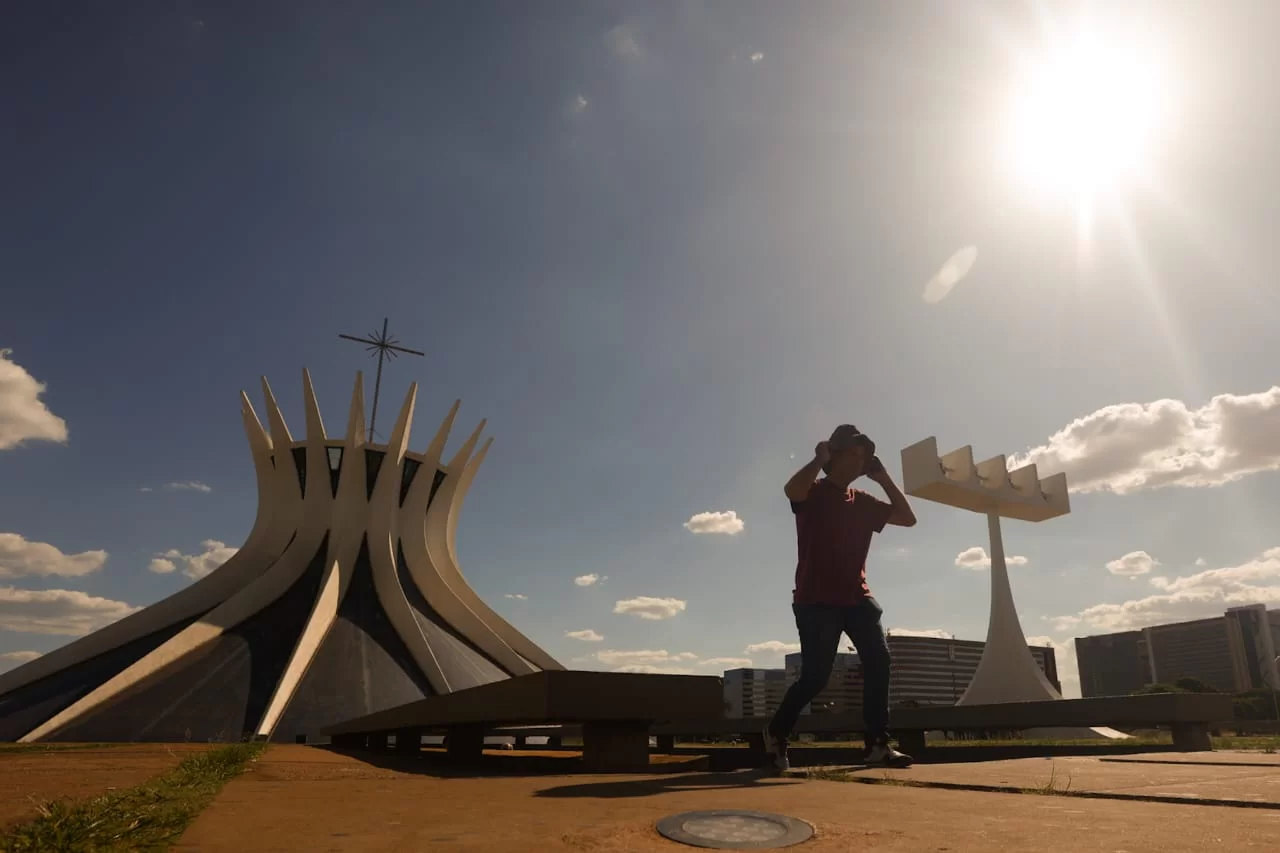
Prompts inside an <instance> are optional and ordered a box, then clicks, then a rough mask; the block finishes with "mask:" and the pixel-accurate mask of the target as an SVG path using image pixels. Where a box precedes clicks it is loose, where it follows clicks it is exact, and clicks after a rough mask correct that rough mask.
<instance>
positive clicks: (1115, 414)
mask: <svg viewBox="0 0 1280 853" xmlns="http://www.w3.org/2000/svg"><path fill="white" fill-rule="evenodd" d="M1031 462H1034V463H1035V464H1036V465H1037V466H1039V468H1040V470H1041V471H1043V472H1048V473H1052V472H1055V471H1066V472H1067V480H1068V483H1069V485H1070V488H1071V490H1072V491H1074V492H1098V491H1111V492H1114V493H1116V494H1121V495H1122V494H1127V493H1129V492H1135V491H1138V490H1140V489H1158V488H1163V487H1166V486H1182V487H1186V488H1191V487H1197V486H1220V485H1223V484H1224V483H1230V482H1233V481H1235V480H1239V479H1240V478H1242V477H1245V476H1248V475H1249V474H1255V473H1258V472H1260V471H1274V470H1277V469H1280V386H1276V387H1273V388H1271V389H1270V390H1268V391H1262V392H1259V393H1257V394H1245V395H1237V394H1219V395H1218V396H1216V397H1214V398H1213V399H1212V400H1210V401H1209V402H1208V403H1206V404H1205V405H1203V406H1201V407H1200V408H1198V409H1192V408H1189V407H1188V406H1187V405H1186V403H1183V402H1182V401H1180V400H1168V399H1165V400H1156V401H1155V402H1152V403H1120V404H1117V405H1114V406H1107V407H1105V408H1102V409H1099V410H1098V411H1096V412H1094V413H1093V414H1090V415H1086V416H1084V417H1083V418H1079V419H1077V420H1075V421H1072V422H1071V423H1070V424H1068V425H1067V426H1065V427H1063V428H1062V429H1061V430H1059V431H1058V432H1056V433H1054V434H1053V435H1052V436H1050V437H1049V441H1048V443H1047V444H1044V445H1042V446H1040V447H1036V448H1033V449H1031V450H1029V451H1027V452H1026V453H1022V454H1018V455H1017V456H1015V457H1013V458H1011V459H1010V464H1009V467H1010V468H1016V467H1018V466H1020V465H1025V464H1027V463H1031Z"/></svg>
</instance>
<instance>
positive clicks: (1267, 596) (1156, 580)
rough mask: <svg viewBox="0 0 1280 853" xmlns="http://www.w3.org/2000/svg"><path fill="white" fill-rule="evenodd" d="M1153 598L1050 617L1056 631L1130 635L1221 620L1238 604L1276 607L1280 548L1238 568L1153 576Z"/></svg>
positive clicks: (1278, 602)
mask: <svg viewBox="0 0 1280 853" xmlns="http://www.w3.org/2000/svg"><path fill="white" fill-rule="evenodd" d="M1150 583H1151V586H1153V587H1155V588H1156V589H1158V590H1160V591H1159V592H1158V593H1157V594H1155V595H1149V596H1146V597H1144V598H1135V599H1131V600H1129V601H1125V602H1122V603H1120V604H1095V605H1093V606H1092V607H1086V608H1085V609H1084V610H1081V611H1080V612H1078V613H1075V614H1070V615H1066V616H1057V617H1054V619H1053V621H1054V624H1055V625H1056V626H1057V630H1060V631H1065V630H1068V629H1072V630H1075V631H1077V632H1085V631H1093V632H1110V631H1128V630H1133V629H1137V628H1145V627H1148V626H1150V625H1161V624H1164V623H1166V622H1183V621H1187V620H1191V619H1205V618H1209V617H1212V616H1221V615H1222V613H1223V611H1225V610H1226V609H1227V608H1228V607H1235V606H1237V605H1241V604H1265V605H1267V606H1268V607H1278V606H1280V548H1270V549H1268V550H1266V551H1264V552H1262V553H1261V554H1260V555H1258V556H1257V557H1255V558H1254V559H1252V560H1249V561H1248V562H1246V563H1242V564H1240V565H1238V566H1230V567H1227V568H1221V569H1207V570H1205V571H1202V572H1197V573H1195V574H1193V575H1187V576H1186V577H1180V578H1167V577H1161V576H1156V577H1153V578H1151V580H1150Z"/></svg>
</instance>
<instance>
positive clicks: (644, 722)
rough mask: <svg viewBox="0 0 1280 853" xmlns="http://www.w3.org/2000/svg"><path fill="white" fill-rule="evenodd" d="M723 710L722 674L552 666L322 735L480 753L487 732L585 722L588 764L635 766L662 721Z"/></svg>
mask: <svg viewBox="0 0 1280 853" xmlns="http://www.w3.org/2000/svg"><path fill="white" fill-rule="evenodd" d="M723 715H724V688H723V686H722V682H721V680H720V679H719V678H718V677H715V676H699V675H643V674H634V673H623V672H582V671H573V670H548V671H545V672H536V673H533V674H530V675H522V676H519V677H517V678H509V679H505V680H503V681H495V682H493V683H492V684H485V685H482V686H480V687H472V688H470V689H467V690H459V691H457V692H456V693H448V694H445V695H443V696H432V697H430V698H428V699H422V700H420V701H417V702H411V703H409V704H407V705H401V706H399V707H396V708H390V709H388V710H386V711H379V712H378V713H375V714H369V715H367V716H363V717H358V718H356V719H354V720H348V721H346V722H343V723H338V724H336V725H333V726H329V727H327V728H325V729H323V730H322V732H321V733H322V734H325V735H328V736H329V737H330V738H331V741H332V743H333V745H334V746H335V747H338V748H345V749H387V741H388V738H389V737H390V736H392V735H394V736H395V739H396V747H397V750H400V749H404V750H408V751H413V752H416V751H417V750H418V748H419V746H420V745H421V742H422V736H423V735H426V734H439V733H444V735H445V737H446V738H447V739H448V740H447V747H446V750H447V752H448V753H449V754H450V755H451V756H455V757H458V758H475V757H477V756H479V755H480V753H481V752H482V751H483V749H484V738H485V736H486V735H495V734H502V733H503V732H504V731H517V732H520V731H521V729H520V727H532V726H542V725H549V724H578V725H580V726H581V732H582V757H583V763H584V764H585V766H586V767H587V768H588V769H592V770H632V771H634V770H638V769H643V768H647V767H648V766H649V729H650V727H651V726H652V724H653V722H654V721H655V720H662V719H672V718H679V719H684V720H689V721H690V723H691V724H692V725H696V724H698V723H701V722H703V721H707V720H715V719H716V718H721V719H722V718H723ZM521 733H523V734H532V733H533V731H532V730H531V729H529V728H525V729H524V730H523V731H522V732H521ZM517 736H518V735H517Z"/></svg>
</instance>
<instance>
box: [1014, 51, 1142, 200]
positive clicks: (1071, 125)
mask: <svg viewBox="0 0 1280 853" xmlns="http://www.w3.org/2000/svg"><path fill="white" fill-rule="evenodd" d="M1018 83H1019V86H1018V89H1017V94H1016V96H1015V98H1014V104H1013V110H1012V125H1013V127H1012V134H1011V140H1010V141H1011V144H1012V151H1011V152H1010V153H1011V155H1012V162H1013V165H1014V167H1015V168H1016V170H1017V172H1018V173H1019V175H1020V176H1021V177H1022V178H1023V179H1024V180H1026V181H1028V182H1029V183H1031V184H1032V185H1034V186H1036V187H1038V188H1040V189H1043V190H1048V191H1051V192H1053V193H1055V194H1059V193H1064V192H1065V193H1068V194H1071V195H1073V196H1075V197H1077V198H1091V197H1093V196H1094V195H1096V194H1098V193H1102V192H1106V191H1109V190H1112V189H1115V188H1116V187H1117V186H1118V185H1119V184H1121V183H1122V182H1124V181H1125V180H1127V179H1130V178H1132V177H1133V176H1135V175H1136V174H1137V173H1139V172H1140V171H1141V168H1142V166H1143V165H1144V160H1145V159H1146V158H1147V157H1148V156H1149V155H1150V153H1151V146H1152V141H1153V137H1154V136H1155V135H1156V133H1157V131H1158V130H1159V127H1160V123H1161V120H1162V118H1163V115H1164V109H1165V92H1164V86H1163V84H1162V80H1161V78H1160V74H1159V70H1158V68H1157V66H1156V64H1155V63H1154V62H1153V61H1152V59H1151V58H1150V57H1148V56H1145V55H1144V54H1143V53H1142V51H1140V50H1138V49H1136V48H1135V47H1134V46H1132V45H1128V44H1125V45H1123V46H1120V45H1114V44H1108V43H1106V42H1103V41H1101V40H1100V39H1098V38H1096V37H1093V36H1090V35H1081V36H1078V37H1077V38H1075V39H1073V40H1072V41H1070V42H1067V43H1064V44H1061V45H1059V46H1057V47H1056V48H1055V49H1053V50H1052V51H1051V52H1050V54H1049V55H1048V56H1047V57H1044V58H1043V59H1042V60H1041V61H1039V62H1033V63H1030V64H1029V65H1028V67H1026V68H1025V69H1024V70H1023V71H1022V72H1021V73H1020V75H1019V80H1018Z"/></svg>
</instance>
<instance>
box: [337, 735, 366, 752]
mask: <svg viewBox="0 0 1280 853" xmlns="http://www.w3.org/2000/svg"><path fill="white" fill-rule="evenodd" d="M329 743H330V744H332V745H333V746H334V747H336V748H337V749H365V748H367V747H368V745H369V744H368V739H367V738H366V736H365V735H362V734H343V735H334V736H333V737H332V738H330V739H329Z"/></svg>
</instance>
